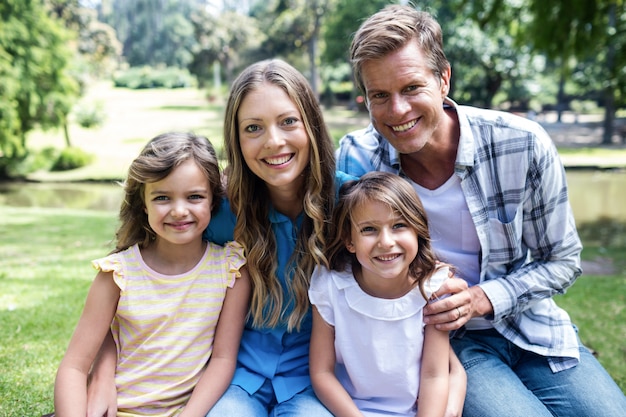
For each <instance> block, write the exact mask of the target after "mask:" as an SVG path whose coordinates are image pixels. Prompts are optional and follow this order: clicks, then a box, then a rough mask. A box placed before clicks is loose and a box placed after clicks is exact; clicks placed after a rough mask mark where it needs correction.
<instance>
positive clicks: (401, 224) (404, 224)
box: [393, 223, 407, 229]
mask: <svg viewBox="0 0 626 417" xmlns="http://www.w3.org/2000/svg"><path fill="white" fill-rule="evenodd" d="M404 227H407V225H406V223H396V224H394V225H393V228H394V229H402V228H404Z"/></svg>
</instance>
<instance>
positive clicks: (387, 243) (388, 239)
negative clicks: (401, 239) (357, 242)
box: [378, 229, 394, 248]
mask: <svg viewBox="0 0 626 417" xmlns="http://www.w3.org/2000/svg"><path fill="white" fill-rule="evenodd" d="M378 245H379V246H380V247H382V248H388V247H391V246H393V245H394V240H393V236H392V234H391V232H390V231H389V230H387V229H382V230H381V231H380V235H379V239H378Z"/></svg>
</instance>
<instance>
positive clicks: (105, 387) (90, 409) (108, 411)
mask: <svg viewBox="0 0 626 417" xmlns="http://www.w3.org/2000/svg"><path fill="white" fill-rule="evenodd" d="M116 416H117V390H116V388H115V384H112V385H111V384H93V383H92V384H89V386H88V388H87V417H116Z"/></svg>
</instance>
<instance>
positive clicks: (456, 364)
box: [445, 347, 467, 417]
mask: <svg viewBox="0 0 626 417" xmlns="http://www.w3.org/2000/svg"><path fill="white" fill-rule="evenodd" d="M449 384H450V387H449V389H450V393H449V395H448V406H447V407H446V414H445V416H446V417H461V415H463V404H464V403H465V392H466V390H467V375H466V374H465V369H463V364H461V361H460V360H459V358H457V356H456V354H455V353H454V350H452V347H450V381H449Z"/></svg>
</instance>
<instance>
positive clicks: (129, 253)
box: [91, 245, 140, 291]
mask: <svg viewBox="0 0 626 417" xmlns="http://www.w3.org/2000/svg"><path fill="white" fill-rule="evenodd" d="M137 256H140V255H139V248H138V246H137V245H134V246H131V247H130V248H128V249H126V250H123V251H122V252H117V253H112V254H110V255H108V256H105V257H104V258H100V259H95V260H93V261H91V265H92V266H93V267H94V268H95V269H96V270H97V271H102V272H112V273H113V281H115V284H116V285H117V286H118V287H119V288H120V290H121V291H124V290H125V289H126V282H127V280H126V276H125V274H124V271H125V269H126V265H127V264H128V263H129V261H130V262H132V259H134V258H137Z"/></svg>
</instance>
